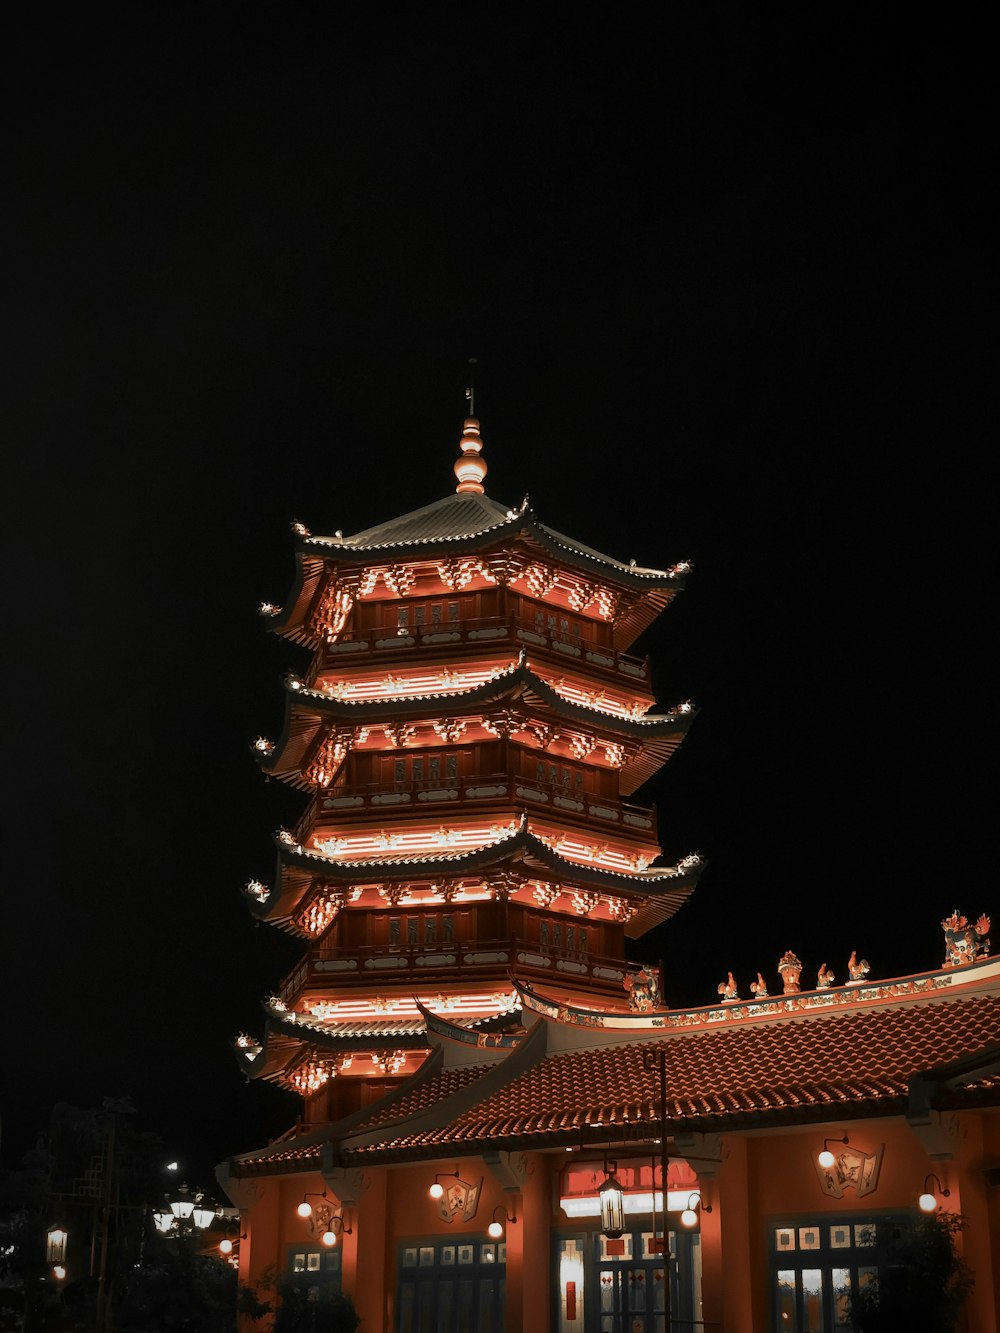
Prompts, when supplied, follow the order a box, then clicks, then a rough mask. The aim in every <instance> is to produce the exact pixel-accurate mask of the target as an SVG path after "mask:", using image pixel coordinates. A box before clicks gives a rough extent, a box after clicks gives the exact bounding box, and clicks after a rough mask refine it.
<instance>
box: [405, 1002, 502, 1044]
mask: <svg viewBox="0 0 1000 1333" xmlns="http://www.w3.org/2000/svg"><path fill="white" fill-rule="evenodd" d="M416 1005H417V1008H418V1009H419V1011H420V1013H421V1015H422V1017H423V1020H424V1023H425V1024H426V1027H427V1031H428V1032H430V1033H433V1034H434V1036H436V1037H443V1038H444V1039H445V1040H446V1041H454V1042H458V1044H459V1045H461V1046H475V1047H479V1048H483V1047H512V1046H517V1045H518V1044H519V1043H520V1042H521V1041H522V1040H523V1038H524V1035H525V1034H524V1032H523V1031H519V1032H508V1031H505V1030H504V1029H505V1027H510V1025H511V1023H512V1022H514V1021H516V1019H514V1017H513V1015H509V1014H498V1015H497V1016H496V1017H495V1018H490V1019H487V1020H485V1021H483V1022H481V1023H477V1024H476V1026H475V1027H474V1028H468V1027H463V1026H462V1025H461V1024H460V1023H453V1022H451V1021H450V1020H449V1019H446V1018H441V1017H440V1015H438V1014H435V1013H433V1012H432V1011H431V1010H430V1009H428V1008H427V1007H426V1006H425V1005H422V1004H421V1003H420V1001H419V1000H417V1001H416Z"/></svg>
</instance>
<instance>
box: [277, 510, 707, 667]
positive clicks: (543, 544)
mask: <svg viewBox="0 0 1000 1333" xmlns="http://www.w3.org/2000/svg"><path fill="white" fill-rule="evenodd" d="M501 546H502V547H503V549H504V552H505V553H509V554H513V555H514V556H515V557H516V556H518V555H520V556H521V557H522V559H523V562H524V564H525V565H526V566H527V565H530V564H531V562H533V561H538V560H545V559H546V558H547V559H549V560H555V561H558V562H559V563H560V564H563V565H567V566H569V567H570V568H572V569H575V570H578V571H579V572H580V573H581V574H582V575H584V576H585V577H590V578H593V577H595V576H596V577H598V578H600V579H601V580H602V581H606V582H607V583H610V584H615V585H618V586H620V587H621V588H622V589H623V590H625V591H626V592H627V593H628V594H631V595H630V596H629V597H628V598H627V602H628V604H627V606H626V608H625V609H624V611H623V613H622V615H621V617H620V620H619V621H618V623H617V624H616V626H615V644H616V646H617V647H619V648H627V647H628V645H629V644H630V643H632V642H634V640H635V639H636V638H637V637H638V636H639V634H641V633H642V631H643V630H644V629H646V628H647V626H649V625H650V624H652V622H653V621H654V620H655V619H656V617H657V616H658V615H659V614H660V612H661V611H663V610H664V608H665V607H667V606H668V605H669V604H670V602H671V601H672V600H673V598H674V597H675V595H676V594H677V592H679V591H680V590H681V588H683V586H684V576H685V574H686V573H687V572H688V566H687V564H685V563H683V562H682V563H681V564H678V565H675V566H674V567H673V568H671V569H649V568H645V567H642V566H639V565H635V564H633V563H631V562H628V563H626V562H624V561H621V560H616V559H614V558H613V557H612V556H609V555H605V554H604V553H603V552H601V551H597V550H595V549H594V548H593V547H590V546H586V545H584V543H582V542H579V541H576V540H575V539H574V538H572V537H567V536H566V535H565V534H564V533H561V532H557V531H556V530H555V529H554V528H549V527H547V526H546V525H545V524H544V523H542V522H541V521H540V520H539V519H538V518H537V516H536V515H535V513H534V511H533V509H532V508H531V507H530V506H529V504H528V502H527V497H525V500H524V502H523V503H522V504H521V505H520V506H519V507H518V508H514V509H512V508H509V507H508V506H506V505H503V504H500V503H499V502H498V501H496V500H492V499H490V498H489V496H487V495H485V494H471V493H462V494H455V495H447V496H445V497H444V499H442V500H437V501H435V502H434V503H433V504H429V505H425V506H424V507H423V508H421V509H415V510H413V511H412V512H411V513H408V514H403V515H401V516H400V517H399V518H395V519H390V520H389V521H388V522H385V523H379V524H376V525H375V526H374V527H371V528H366V529H365V530H364V531H363V532H358V533H355V534H354V535H353V536H349V537H345V536H343V535H342V534H336V535H334V536H332V537H329V536H319V535H316V536H314V535H312V534H310V533H307V532H306V531H304V530H299V532H298V536H297V542H296V552H295V554H296V566H297V577H296V582H295V586H294V588H293V589H292V594H291V597H290V599H289V603H288V606H287V608H285V609H284V610H281V611H276V612H275V613H274V616H273V622H272V628H273V629H274V630H275V631H277V632H278V633H280V634H285V635H287V636H288V637H289V638H292V639H295V640H296V641H297V642H300V643H315V642H317V636H316V635H315V634H314V633H313V632H312V630H311V629H310V627H309V625H308V615H309V611H310V609H311V608H312V606H313V603H314V602H315V599H316V596H317V593H318V592H319V590H320V587H321V585H322V583H323V578H324V572H325V571H326V570H327V569H328V568H329V567H331V566H339V567H345V566H350V565H358V566H360V565H366V564H367V565H370V564H372V563H379V564H383V563H390V564H391V563H392V562H394V561H398V560H402V559H409V560H417V559H421V558H426V557H428V556H429V555H430V553H431V552H432V551H433V550H434V548H435V547H444V548H446V550H447V552H448V554H449V555H464V554H466V553H472V552H477V553H478V552H487V551H489V550H491V549H493V548H497V549H498V550H499V548H500V547H501Z"/></svg>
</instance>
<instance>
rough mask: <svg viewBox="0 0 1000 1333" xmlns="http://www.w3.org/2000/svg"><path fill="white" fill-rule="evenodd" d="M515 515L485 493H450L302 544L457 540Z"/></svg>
mask: <svg viewBox="0 0 1000 1333" xmlns="http://www.w3.org/2000/svg"><path fill="white" fill-rule="evenodd" d="M518 518H520V513H519V511H517V510H513V509H508V507H507V506H506V505H502V504H500V503H499V501H497V500H491V499H490V498H489V496H488V495H475V494H471V493H464V494H462V495H458V494H453V495H446V496H445V497H444V499H443V500H435V501H434V503H433V504H429V505H424V506H423V507H422V508H421V509H413V510H411V511H410V512H409V513H408V514H400V516H399V517H398V518H390V519H387V520H386V522H384V523H376V525H375V526H374V527H373V528H365V529H364V531H363V532H356V533H355V534H354V535H353V536H352V537H319V536H317V537H307V538H306V539H305V542H304V545H306V546H332V547H334V548H336V549H339V550H345V551H371V550H378V549H379V548H380V547H385V546H410V545H416V544H419V543H424V542H434V541H456V540H460V539H461V538H462V537H478V536H480V535H481V534H482V533H484V532H490V531H492V530H493V529H494V528H499V527H504V526H506V525H508V524H512V523H514V522H515V520H517V519H518Z"/></svg>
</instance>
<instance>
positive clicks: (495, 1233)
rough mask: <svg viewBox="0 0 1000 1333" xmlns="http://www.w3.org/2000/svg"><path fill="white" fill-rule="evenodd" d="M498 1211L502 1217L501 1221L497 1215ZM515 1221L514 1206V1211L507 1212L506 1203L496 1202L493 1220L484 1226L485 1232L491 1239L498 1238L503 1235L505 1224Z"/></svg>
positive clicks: (515, 1211)
mask: <svg viewBox="0 0 1000 1333" xmlns="http://www.w3.org/2000/svg"><path fill="white" fill-rule="evenodd" d="M498 1213H499V1214H500V1215H501V1216H502V1217H503V1221H502V1222H501V1220H500V1218H499V1217H498V1216H497V1214H498ZM516 1221H517V1209H516V1208H515V1210H514V1212H512V1213H508V1212H507V1205H506V1204H505V1203H498V1204H497V1206H496V1207H495V1208H494V1209H493V1220H492V1222H491V1223H490V1224H489V1226H488V1227H487V1228H486V1234H487V1235H488V1236H489V1237H491V1239H493V1240H500V1239H501V1238H502V1237H503V1234H504V1228H505V1227H506V1226H507V1224H508V1223H510V1222H516Z"/></svg>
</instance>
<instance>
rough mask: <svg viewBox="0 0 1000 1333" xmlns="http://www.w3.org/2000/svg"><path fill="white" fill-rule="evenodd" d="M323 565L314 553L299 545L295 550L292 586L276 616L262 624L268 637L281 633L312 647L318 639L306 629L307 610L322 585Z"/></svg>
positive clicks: (324, 565) (322, 561)
mask: <svg viewBox="0 0 1000 1333" xmlns="http://www.w3.org/2000/svg"><path fill="white" fill-rule="evenodd" d="M325 571H326V562H325V561H324V560H323V559H322V557H320V556H318V555H317V554H316V552H315V551H308V550H304V549H303V548H302V545H301V542H300V543H299V544H297V546H296V550H295V582H294V583H293V585H292V588H291V591H290V593H289V595H288V598H287V601H286V604H285V606H284V607H283V608H282V609H281V610H280V611H279V612H278V614H277V615H274V616H269V617H267V619H266V621H265V624H266V626H267V628H268V629H269V630H270V631H271V633H272V634H281V635H283V636H284V637H285V638H286V639H292V640H293V641H294V642H295V643H301V644H303V645H305V646H306V647H309V648H314V647H315V646H316V645H317V644H318V642H319V640H318V638H317V637H316V635H315V634H313V633H312V632H311V631H310V630H308V629H307V628H306V624H307V621H308V617H309V611H310V609H311V608H312V606H313V603H314V602H315V600H316V596H317V594H318V593H319V591H320V589H321V588H322V586H323V575H324V573H325Z"/></svg>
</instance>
